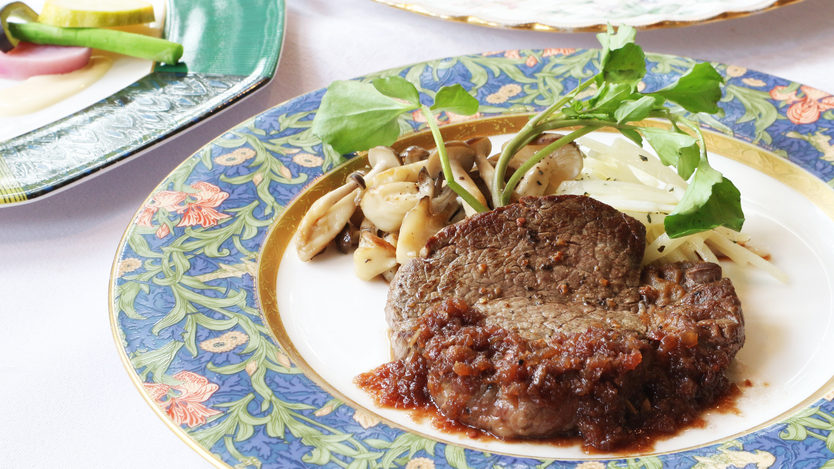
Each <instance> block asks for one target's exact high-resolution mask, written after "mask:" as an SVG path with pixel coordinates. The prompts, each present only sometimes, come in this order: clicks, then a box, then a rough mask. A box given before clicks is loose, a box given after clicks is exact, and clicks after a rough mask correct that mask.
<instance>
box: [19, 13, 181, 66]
mask: <svg viewBox="0 0 834 469" xmlns="http://www.w3.org/2000/svg"><path fill="white" fill-rule="evenodd" d="M8 26H9V31H11V33H12V36H14V37H15V38H17V39H19V40H23V41H28V42H32V43H35V44H55V45H59V46H82V47H92V48H94V49H101V50H106V51H110V52H116V53H119V54H125V55H130V56H132V57H139V58H140V59H148V60H153V61H154V62H164V63H167V64H175V63H177V62H178V61H179V60H180V58H182V54H183V48H182V45H180V44H177V43H174V42H171V41H166V40H165V39H158V38H155V37H150V36H143V35H141V34H132V33H126V32H122V31H114V30H111V29H98V28H59V27H57V26H49V25H46V24H41V23H9V25H8Z"/></svg>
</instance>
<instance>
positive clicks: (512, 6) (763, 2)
mask: <svg viewBox="0 0 834 469" xmlns="http://www.w3.org/2000/svg"><path fill="white" fill-rule="evenodd" d="M374 1H376V2H379V3H383V4H386V5H390V6H392V7H396V8H401V9H403V10H406V11H411V12H414V13H419V14H422V15H427V16H433V17H436V18H441V19H444V20H450V21H457V22H462V23H470V24H477V25H481V26H491V27H498V28H513V29H532V30H535V31H559V32H579V31H600V30H604V29H605V25H606V23H612V24H616V25H620V24H624V25H629V26H635V27H639V28H641V29H655V28H669V27H676V26H688V25H693V24H701V23H706V22H710V21H718V20H725V19H731V18H740V17H744V16H748V15H751V14H754V13H761V12H763V11H767V10H772V9H775V8H779V7H781V6H784V5H789V4H792V3H798V2H800V1H802V0H713V1H706V2H704V1H702V2H691V1H686V0H629V1H610V0H578V1H577V0H504V1H501V2H496V1H491V0H374Z"/></svg>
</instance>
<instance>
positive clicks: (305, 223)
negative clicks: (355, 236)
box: [295, 178, 362, 262]
mask: <svg viewBox="0 0 834 469" xmlns="http://www.w3.org/2000/svg"><path fill="white" fill-rule="evenodd" d="M361 192H362V189H361V187H360V185H359V182H357V179H355V178H348V182H347V183H345V184H344V185H343V186H341V187H339V188H338V189H334V190H333V191H330V192H329V193H328V194H326V195H325V196H324V197H322V198H320V199H319V200H317V201H315V202H314V203H313V205H312V206H311V207H310V209H309V210H307V213H305V214H304V218H302V219H301V223H299V224H298V230H297V231H296V232H295V245H296V249H297V250H298V257H299V259H301V260H302V261H304V262H307V261H309V260H310V259H312V258H313V257H315V256H316V255H317V254H319V253H321V252H322V251H324V249H325V248H326V247H327V245H328V244H330V241H332V240H333V239H334V238H335V237H336V235H338V234H339V232H340V231H341V230H342V228H343V227H344V226H345V225H346V224H347V222H348V220H350V217H351V215H353V212H354V211H355V210H356V206H357V205H358V203H359V201H358V198H359V196H360V194H361Z"/></svg>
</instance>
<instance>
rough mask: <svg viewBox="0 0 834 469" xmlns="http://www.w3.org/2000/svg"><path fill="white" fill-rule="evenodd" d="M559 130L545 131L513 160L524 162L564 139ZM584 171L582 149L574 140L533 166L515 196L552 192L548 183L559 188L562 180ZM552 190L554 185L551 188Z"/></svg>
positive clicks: (523, 178)
mask: <svg viewBox="0 0 834 469" xmlns="http://www.w3.org/2000/svg"><path fill="white" fill-rule="evenodd" d="M561 137H562V136H561V135H558V134H542V135H540V136H539V137H537V138H536V139H535V140H533V141H532V142H530V143H529V144H528V145H526V146H525V147H523V148H522V149H521V150H519V152H518V153H517V154H516V156H515V157H514V158H513V161H518V163H517V164H518V165H519V166H520V165H521V164H523V163H524V162H525V161H527V160H528V159H530V158H531V157H532V156H533V155H534V154H536V153H537V152H538V151H540V150H542V149H543V148H544V147H546V146H547V145H550V144H551V143H553V142H555V141H556V140H558V139H560V138H561ZM580 171H582V152H581V151H579V146H578V145H577V144H576V143H574V142H571V143H569V144H567V145H565V146H563V147H561V148H559V149H558V150H556V151H554V152H553V153H551V154H549V155H547V156H546V157H544V159H542V160H541V161H539V162H538V163H537V164H536V165H535V166H533V167H532V168H530V170H528V171H527V172H526V173H525V174H524V176H523V177H522V178H521V180H520V181H519V183H518V185H517V186H516V188H515V190H513V200H517V199H518V198H520V197H527V196H540V195H544V194H546V193H548V187H552V188H557V187H559V184H561V183H562V181H568V180H571V179H574V178H575V177H576V176H577V175H579V172H580ZM551 190H552V189H551Z"/></svg>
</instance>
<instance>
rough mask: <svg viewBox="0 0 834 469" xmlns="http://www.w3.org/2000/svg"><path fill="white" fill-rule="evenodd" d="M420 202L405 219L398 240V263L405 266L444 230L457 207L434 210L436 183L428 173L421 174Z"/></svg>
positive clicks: (446, 206)
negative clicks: (432, 238) (430, 240)
mask: <svg viewBox="0 0 834 469" xmlns="http://www.w3.org/2000/svg"><path fill="white" fill-rule="evenodd" d="M419 186H420V201H419V202H417V205H415V206H414V208H412V209H411V210H409V212H408V213H407V214H406V215H405V217H404V218H403V222H402V226H401V227H400V233H399V236H398V238H397V262H399V263H400V264H405V263H406V262H408V261H409V260H411V259H414V258H415V257H417V256H418V255H419V254H420V250H422V249H423V247H424V246H425V245H426V241H428V239H429V238H431V237H432V236H434V235H435V234H437V232H438V231H440V230H442V229H443V228H444V227H445V226H446V225H447V224H448V221H449V218H450V217H451V216H452V214H453V213H454V212H455V211H456V209H457V207H456V206H455V205H452V204H448V203H446V204H445V207H444V209H443V210H442V211H438V212H435V211H433V210H432V196H433V195H434V181H433V180H432V179H431V178H430V177H429V175H428V172H427V171H425V170H424V171H421V172H420V182H419Z"/></svg>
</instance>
